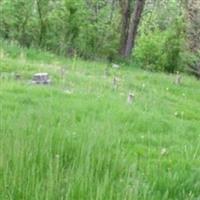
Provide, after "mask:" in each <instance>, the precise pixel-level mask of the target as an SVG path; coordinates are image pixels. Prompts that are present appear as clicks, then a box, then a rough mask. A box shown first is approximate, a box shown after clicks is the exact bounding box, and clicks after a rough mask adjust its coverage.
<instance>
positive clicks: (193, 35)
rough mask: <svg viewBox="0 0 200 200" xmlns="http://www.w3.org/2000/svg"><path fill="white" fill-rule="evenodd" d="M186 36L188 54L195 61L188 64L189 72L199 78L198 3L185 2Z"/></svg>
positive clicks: (199, 38)
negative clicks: (192, 56)
mask: <svg viewBox="0 0 200 200" xmlns="http://www.w3.org/2000/svg"><path fill="white" fill-rule="evenodd" d="M187 21H188V27H187V34H188V46H189V50H190V52H192V53H193V55H195V56H196V60H195V61H194V62H193V63H191V64H190V69H189V70H190V71H191V72H192V73H193V74H194V75H196V76H197V77H198V78H200V1H199V0H188V1H187Z"/></svg>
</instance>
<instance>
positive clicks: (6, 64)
mask: <svg viewBox="0 0 200 200" xmlns="http://www.w3.org/2000/svg"><path fill="white" fill-rule="evenodd" d="M106 66H107V63H105V62H102V61H96V62H95V61H93V62H92V61H84V60H80V59H78V58H76V57H74V58H72V59H67V58H63V57H58V56H55V55H53V54H50V53H47V52H42V51H39V50H34V49H29V50H27V49H22V48H19V47H18V46H17V45H15V44H7V43H5V42H2V41H1V46H0V72H1V74H0V200H200V82H199V81H197V80H196V79H195V78H194V77H193V76H188V75H185V74H182V76H183V80H182V83H181V84H180V85H176V84H174V83H173V82H174V79H175V75H171V74H164V73H152V72H148V71H143V70H140V69H138V68H137V66H125V65H124V66H123V65H122V66H121V67H120V68H118V69H115V68H112V67H109V68H108V73H107V74H105V68H106ZM37 72H48V73H49V75H50V78H51V80H52V84H50V85H45V86H43V85H34V84H31V79H32V76H33V74H34V73H37ZM16 74H18V75H20V79H19V80H16ZM114 77H117V78H118V81H117V86H116V88H114V87H113V78H114ZM129 92H132V93H134V95H135V98H134V101H133V103H132V104H128V103H127V96H128V94H129Z"/></svg>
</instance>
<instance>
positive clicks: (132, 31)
mask: <svg viewBox="0 0 200 200" xmlns="http://www.w3.org/2000/svg"><path fill="white" fill-rule="evenodd" d="M144 5H145V0H136V2H135V6H134V9H132V12H131V0H126V4H125V8H124V12H123V13H122V14H123V16H122V32H121V48H120V54H121V56H122V57H124V58H127V57H129V56H130V55H131V53H132V50H133V48H134V46H135V39H136V36H137V30H138V26H139V23H140V20H141V16H142V12H143V9H144ZM131 13H132V14H131Z"/></svg>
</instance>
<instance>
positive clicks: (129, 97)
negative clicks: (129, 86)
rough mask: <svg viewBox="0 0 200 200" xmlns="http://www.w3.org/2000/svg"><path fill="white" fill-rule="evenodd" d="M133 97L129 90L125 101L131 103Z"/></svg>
mask: <svg viewBox="0 0 200 200" xmlns="http://www.w3.org/2000/svg"><path fill="white" fill-rule="evenodd" d="M134 99H135V95H134V94H133V93H131V92H129V94H128V97H127V103H128V104H132V103H133V101H134Z"/></svg>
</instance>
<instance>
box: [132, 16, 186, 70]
mask: <svg viewBox="0 0 200 200" xmlns="http://www.w3.org/2000/svg"><path fill="white" fill-rule="evenodd" d="M183 30H184V28H183V24H182V22H181V21H178V20H177V21H176V23H174V25H172V26H171V27H169V28H167V29H165V30H161V29H159V28H155V29H150V30H149V31H148V32H145V31H143V30H141V35H140V37H139V39H138V42H137V45H136V48H135V51H134V59H135V60H136V61H137V62H139V63H140V64H141V65H142V68H144V69H147V70H152V71H165V72H170V73H173V72H175V71H182V70H183V69H184V67H185V47H184V42H185V40H184V34H183Z"/></svg>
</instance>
